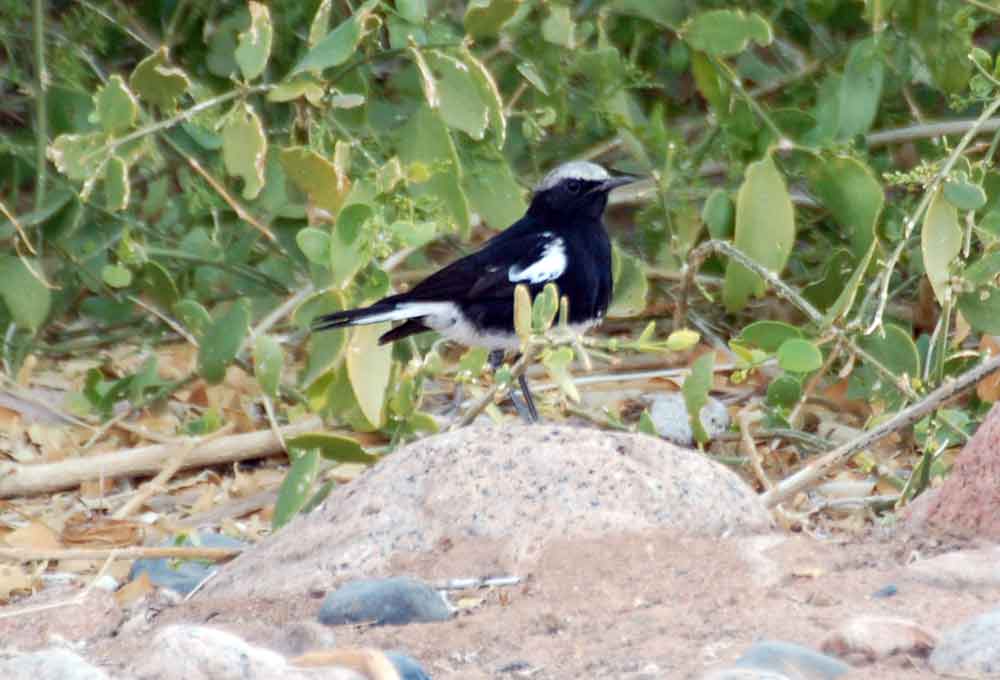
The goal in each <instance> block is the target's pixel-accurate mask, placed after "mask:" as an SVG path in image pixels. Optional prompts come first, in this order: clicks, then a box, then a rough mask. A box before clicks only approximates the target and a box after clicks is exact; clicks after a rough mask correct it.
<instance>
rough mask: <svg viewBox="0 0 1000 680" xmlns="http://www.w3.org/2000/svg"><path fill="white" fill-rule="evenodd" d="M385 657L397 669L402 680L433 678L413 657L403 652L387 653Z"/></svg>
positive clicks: (428, 679) (429, 679)
mask: <svg viewBox="0 0 1000 680" xmlns="http://www.w3.org/2000/svg"><path fill="white" fill-rule="evenodd" d="M385 655H386V657H388V659H389V661H391V662H392V665H393V666H395V667H396V671H397V672H398V673H399V678H400V680H431V676H429V675H427V672H426V671H425V670H424V669H423V667H422V666H421V665H420V664H419V663H417V661H416V660H415V659H413V658H412V657H409V656H407V655H406V654H403V653H401V652H386V653H385Z"/></svg>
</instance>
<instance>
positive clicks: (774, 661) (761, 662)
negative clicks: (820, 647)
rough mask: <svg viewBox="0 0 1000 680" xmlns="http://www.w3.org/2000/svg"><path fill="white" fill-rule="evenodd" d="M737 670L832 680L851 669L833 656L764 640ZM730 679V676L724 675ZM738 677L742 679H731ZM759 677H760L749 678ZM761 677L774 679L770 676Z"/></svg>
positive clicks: (741, 660) (802, 679)
mask: <svg viewBox="0 0 1000 680" xmlns="http://www.w3.org/2000/svg"><path fill="white" fill-rule="evenodd" d="M734 665H735V666H736V669H734V670H755V671H762V672H765V673H770V674H772V676H773V677H775V678H781V677H782V676H788V677H790V678H796V679H798V680H833V679H834V678H839V677H840V676H842V675H845V674H846V673H847V672H848V671H849V670H850V666H848V665H847V664H846V663H844V662H843V661H841V660H839V659H835V658H833V657H832V656H827V655H825V654H821V653H819V652H817V651H816V650H814V649H809V648H808V647H802V646H801V645H796V644H792V643H790V642H780V641H777V640H765V641H762V642H755V643H754V644H753V645H752V646H751V647H750V649H748V650H747V651H745V652H743V655H742V656H740V658H739V659H737V660H736V663H735V664H734ZM723 677H727V676H723ZM728 677H732V678H734V679H735V678H737V677H740V676H728ZM748 677H758V676H748ZM759 677H761V678H766V677H771V676H768V675H762V676H759Z"/></svg>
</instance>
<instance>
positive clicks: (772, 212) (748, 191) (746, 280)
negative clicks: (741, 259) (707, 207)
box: [723, 155, 795, 312]
mask: <svg viewBox="0 0 1000 680" xmlns="http://www.w3.org/2000/svg"><path fill="white" fill-rule="evenodd" d="M794 244H795V210H794V208H793V207H792V200H791V197H790V196H789V195H788V187H787V186H786V185H785V179H784V178H783V177H782V176H781V173H780V172H778V168H777V167H776V166H775V164H774V160H773V159H772V158H771V156H770V155H767V156H765V157H764V158H763V159H762V160H759V161H757V162H755V163H751V164H750V165H749V166H747V171H746V179H745V180H744V181H743V185H742V186H741V187H740V190H739V193H738V194H737V197H736V235H735V245H736V247H737V248H739V249H740V251H742V252H743V253H744V254H745V255H747V257H749V258H751V259H752V260H754V261H756V262H758V263H760V264H761V265H763V266H764V267H766V268H767V269H770V270H771V271H773V272H775V273H780V272H781V270H782V269H784V268H785V263H786V262H787V261H788V255H789V254H790V253H791V251H792V246H793V245H794ZM763 294H764V282H763V281H762V280H761V279H760V277H758V276H757V275H756V274H754V273H753V272H751V271H750V270H748V269H746V268H745V267H743V266H742V265H740V264H737V263H735V262H730V263H729V264H728V265H727V267H726V280H725V284H724V288H723V301H724V303H725V305H726V309H728V310H729V311H730V312H736V311H739V310H741V309H743V307H745V306H746V303H747V301H748V300H749V299H750V296H751V295H756V296H760V295H763Z"/></svg>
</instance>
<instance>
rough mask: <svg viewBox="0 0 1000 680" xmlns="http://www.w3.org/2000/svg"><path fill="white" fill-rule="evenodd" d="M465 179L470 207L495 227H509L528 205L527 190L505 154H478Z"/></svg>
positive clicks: (464, 176) (472, 160) (468, 166)
mask: <svg viewBox="0 0 1000 680" xmlns="http://www.w3.org/2000/svg"><path fill="white" fill-rule="evenodd" d="M462 180H463V181H462V186H463V187H465V192H466V195H467V196H468V198H469V207H470V208H472V210H474V211H475V212H476V213H478V214H479V215H480V217H482V219H483V221H485V222H486V224H488V225H489V226H491V227H493V228H494V229H506V228H507V227H508V226H509V225H511V224H513V223H514V222H516V221H517V220H519V219H521V217H522V216H523V215H524V213H525V211H526V210H527V209H528V205H527V202H526V201H525V200H524V191H523V190H522V189H521V185H520V184H518V183H517V180H516V179H515V178H514V173H513V171H511V169H510V165H509V164H508V163H507V161H506V160H505V159H504V158H503V157H502V156H499V157H496V158H493V157H490V158H485V157H483V155H481V154H476V156H475V157H474V158H472V159H471V160H470V161H468V162H466V164H465V172H464V173H463V178H462Z"/></svg>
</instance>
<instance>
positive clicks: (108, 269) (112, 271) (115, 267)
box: [101, 264, 132, 288]
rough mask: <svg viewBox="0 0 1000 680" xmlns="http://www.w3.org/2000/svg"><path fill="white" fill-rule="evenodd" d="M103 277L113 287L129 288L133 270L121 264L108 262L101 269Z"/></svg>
mask: <svg viewBox="0 0 1000 680" xmlns="http://www.w3.org/2000/svg"><path fill="white" fill-rule="evenodd" d="M101 278H102V279H103V280H104V283H106V284H108V285H109V286H110V287H112V288H127V287H128V286H130V285H131V284H132V272H131V270H129V268H128V267H123V266H122V265H120V264H106V265H104V268H103V269H101Z"/></svg>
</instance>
